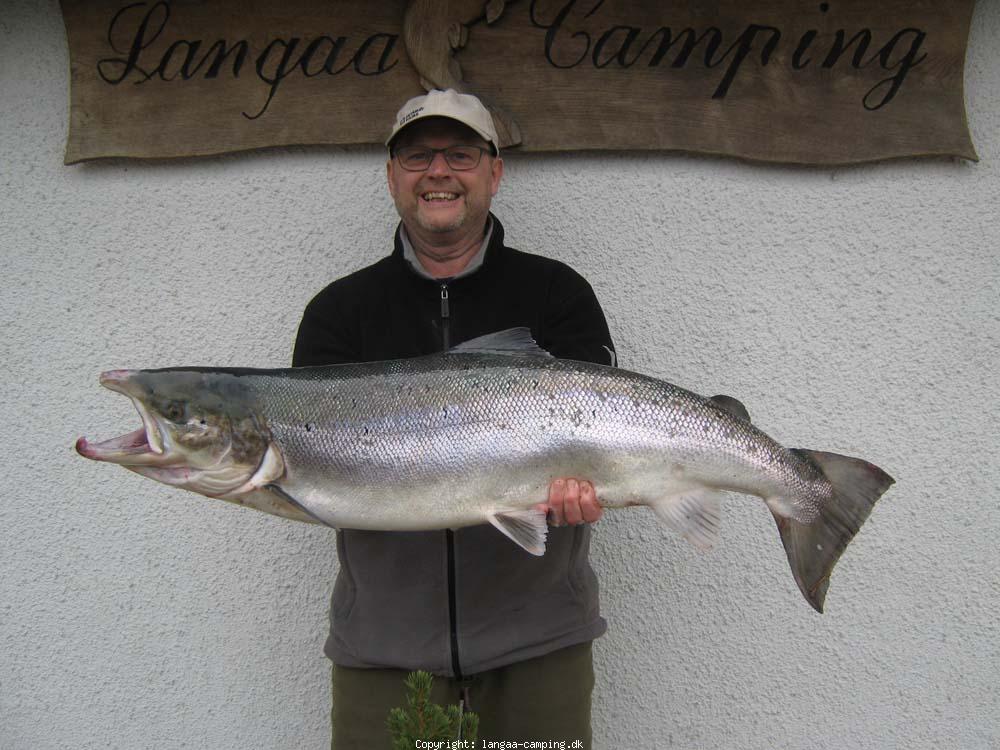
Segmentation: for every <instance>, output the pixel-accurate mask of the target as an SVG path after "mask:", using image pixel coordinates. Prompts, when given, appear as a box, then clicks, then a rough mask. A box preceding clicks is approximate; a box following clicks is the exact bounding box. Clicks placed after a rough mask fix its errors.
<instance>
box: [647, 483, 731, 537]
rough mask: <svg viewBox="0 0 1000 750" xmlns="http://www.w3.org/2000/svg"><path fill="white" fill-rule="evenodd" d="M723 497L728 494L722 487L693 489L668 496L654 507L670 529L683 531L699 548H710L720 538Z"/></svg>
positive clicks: (684, 535)
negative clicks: (720, 489) (720, 488)
mask: <svg viewBox="0 0 1000 750" xmlns="http://www.w3.org/2000/svg"><path fill="white" fill-rule="evenodd" d="M723 497H725V493H723V492H721V491H719V490H708V489H703V490H690V491H688V492H683V493H681V494H679V495H671V496H670V497H665V498H663V499H662V500H659V501H658V502H655V503H653V504H652V506H653V510H654V511H655V512H656V515H657V516H659V517H660V520H662V521H663V522H664V523H666V524H667V525H668V526H669V527H670V528H672V529H675V530H676V531H678V532H680V534H681V535H682V536H683V537H684V538H685V539H687V540H688V541H689V542H691V544H693V545H694V546H695V547H698V548H700V549H704V550H708V549H711V548H712V547H714V546H715V543H716V542H717V541H718V539H719V522H720V520H721V518H722V507H721V506H722V498H723Z"/></svg>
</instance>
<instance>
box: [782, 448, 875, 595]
mask: <svg viewBox="0 0 1000 750" xmlns="http://www.w3.org/2000/svg"><path fill="white" fill-rule="evenodd" d="M792 450H793V452H794V453H795V454H796V455H798V456H799V457H801V458H804V459H805V460H807V461H809V462H810V463H811V464H813V465H814V466H816V467H817V468H818V469H819V470H820V471H822V472H823V474H824V475H825V476H826V478H827V479H828V480H829V481H830V484H832V485H833V497H832V498H830V500H829V501H827V503H826V504H825V505H824V506H823V508H822V509H821V510H820V512H819V515H818V517H817V518H816V519H815V520H814V521H812V522H811V523H808V524H804V523H800V522H798V521H796V520H794V519H792V518H787V517H782V516H780V515H778V514H777V513H775V514H774V520H775V522H776V523H777V524H778V532H779V533H780V534H781V542H782V544H783V545H784V546H785V553H786V554H787V555H788V564H789V565H791V568H792V575H793V576H795V582H796V583H797V584H798V586H799V590H800V591H801V592H802V595H803V596H805V598H806V601H808V602H809V604H811V605H812V607H813V609H815V610H816V611H817V612H822V611H823V601H824V600H825V599H826V590H827V587H828V586H829V584H830V573H831V572H832V571H833V566H834V565H836V563H837V560H839V559H840V556H841V554H843V552H844V550H845V549H846V548H847V545H848V544H849V543H850V541H851V540H852V539H853V538H854V535H855V534H857V533H858V530H859V529H860V528H861V525H862V524H863V523H864V522H865V519H867V518H868V515H869V514H870V513H871V512H872V508H873V507H874V506H875V502H876V501H877V500H878V499H879V498H880V497H881V496H882V494H883V493H884V492H885V491H886V490H887V489H889V487H890V485H892V483H893V482H894V481H895V480H894V479H893V478H892V477H890V476H889V475H888V474H886V473H885V472H884V471H882V470H881V469H880V468H879V467H877V466H875V465H874V464H870V463H868V462H867V461H864V460H862V459H860V458H850V457H848V456H841V455H839V454H837V453H824V452H822V451H812V450H805V449H802V448H793V449H792Z"/></svg>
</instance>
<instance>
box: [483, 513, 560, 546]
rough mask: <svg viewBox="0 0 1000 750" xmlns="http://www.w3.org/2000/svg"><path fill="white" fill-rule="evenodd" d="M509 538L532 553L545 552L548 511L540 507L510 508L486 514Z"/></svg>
mask: <svg viewBox="0 0 1000 750" xmlns="http://www.w3.org/2000/svg"><path fill="white" fill-rule="evenodd" d="M486 518H487V520H489V522H490V523H491V524H493V525H494V526H496V527H497V529H499V530H500V532H501V533H502V534H503V535H504V536H506V537H507V538H508V539H510V540H512V541H513V542H515V543H516V544H517V545H519V546H520V547H522V548H524V549H525V550H526V551H528V552H530V553H531V554H532V555H535V556H538V557H541V556H542V555H544V554H545V537H546V535H547V534H548V532H549V526H548V523H547V521H546V518H547V516H546V512H545V511H544V510H542V509H540V508H525V509H524V510H508V511H504V512H502V513H490V514H489V515H487V516H486Z"/></svg>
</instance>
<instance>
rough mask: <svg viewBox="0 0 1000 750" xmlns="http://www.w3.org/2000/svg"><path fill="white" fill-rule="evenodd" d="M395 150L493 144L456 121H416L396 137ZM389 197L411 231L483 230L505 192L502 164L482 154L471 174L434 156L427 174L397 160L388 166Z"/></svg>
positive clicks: (433, 119)
mask: <svg viewBox="0 0 1000 750" xmlns="http://www.w3.org/2000/svg"><path fill="white" fill-rule="evenodd" d="M393 145H394V147H396V148H398V147H401V146H425V147H428V148H448V147H449V146H482V147H483V148H485V149H489V144H487V143H486V141H484V140H483V139H482V138H480V137H479V136H478V135H476V133H475V132H474V131H472V130H471V129H469V128H467V127H465V126H464V125H462V124H461V123H458V122H455V121H454V120H448V119H444V118H428V119H427V120H422V121H420V122H416V123H414V124H413V125H411V126H409V127H408V128H406V130H404V131H403V132H402V133H401V134H400V136H399V138H397V139H396V142H395V144H393ZM387 176H388V180H389V193H390V194H391V195H392V199H393V201H394V202H395V203H396V210H397V211H398V212H399V216H400V218H401V219H402V220H403V224H404V225H405V226H406V228H407V231H409V232H410V233H411V234H412V233H429V234H435V235H445V234H448V233H453V234H455V235H458V236H460V235H461V234H463V233H466V232H475V231H482V229H483V227H484V226H485V225H486V216H487V214H488V213H489V210H490V202H491V201H492V199H493V196H494V195H496V193H497V190H498V189H499V188H500V178H501V177H502V176H503V160H502V159H500V158H499V157H497V158H494V157H492V156H490V155H489V151H487V153H485V154H483V158H482V159H481V160H480V162H479V165H478V166H477V167H476V168H475V169H470V170H467V171H458V170H454V169H452V168H451V167H449V166H448V163H447V162H446V161H445V158H444V154H435V155H434V160H433V161H432V162H431V165H430V166H429V167H428V168H427V169H425V170H424V171H422V172H408V171H407V170H405V169H403V168H402V167H401V166H400V165H399V162H398V161H397V159H395V158H390V159H389V163H388V166H387Z"/></svg>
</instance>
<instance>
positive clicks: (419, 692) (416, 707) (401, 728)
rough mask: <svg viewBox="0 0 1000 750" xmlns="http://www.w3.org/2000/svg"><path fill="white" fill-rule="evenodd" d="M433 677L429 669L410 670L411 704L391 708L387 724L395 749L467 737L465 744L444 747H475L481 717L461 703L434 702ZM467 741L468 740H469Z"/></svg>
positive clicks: (409, 690) (411, 748)
mask: <svg viewBox="0 0 1000 750" xmlns="http://www.w3.org/2000/svg"><path fill="white" fill-rule="evenodd" d="M433 683H434V678H433V677H432V676H431V675H430V673H428V672H423V671H420V672H410V674H409V676H407V678H406V691H407V695H406V703H407V705H408V708H406V709H405V710H404V709H402V708H394V709H392V710H391V711H389V718H388V720H387V722H386V724H387V725H388V727H389V735H390V736H391V737H392V747H393V750H413V748H414V746H415V743H416V742H417V741H418V740H429V741H439V742H453V741H455V740H465V742H463V743H462V745H457V744H455V745H442V747H449V746H451V747H474V746H475V741H476V736H477V735H478V734H479V717H478V716H476V714H474V713H470V712H463V711H462V707H461V706H460V705H458V704H455V705H450V706H446V707H444V708H442V707H441V706H439V705H438V704H436V703H431V685H432V684H433ZM466 743H467V744H466Z"/></svg>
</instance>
